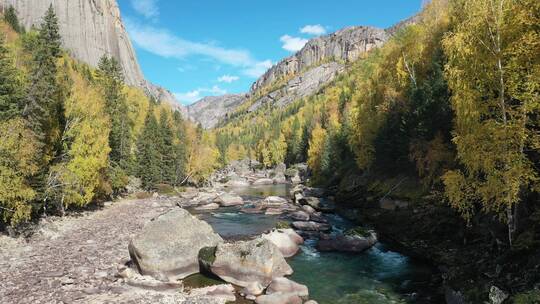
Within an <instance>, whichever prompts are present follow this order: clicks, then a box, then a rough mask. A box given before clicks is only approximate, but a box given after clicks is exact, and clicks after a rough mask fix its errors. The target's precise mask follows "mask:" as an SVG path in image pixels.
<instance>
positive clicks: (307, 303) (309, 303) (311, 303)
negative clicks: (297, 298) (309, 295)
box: [304, 300, 319, 304]
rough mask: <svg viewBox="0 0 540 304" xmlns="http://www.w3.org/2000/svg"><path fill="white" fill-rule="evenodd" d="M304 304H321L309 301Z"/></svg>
mask: <svg viewBox="0 0 540 304" xmlns="http://www.w3.org/2000/svg"><path fill="white" fill-rule="evenodd" d="M304 304H319V303H317V301H315V300H309V301H306V302H304Z"/></svg>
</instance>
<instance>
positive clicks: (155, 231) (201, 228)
mask: <svg viewBox="0 0 540 304" xmlns="http://www.w3.org/2000/svg"><path fill="white" fill-rule="evenodd" d="M221 242H223V240H222V239H221V237H220V236H219V235H218V234H216V233H214V230H213V229H212V227H211V226H210V225H209V224H208V223H206V222H204V221H201V220H199V219H197V218H196V217H194V216H192V215H191V214H189V212H187V211H186V210H184V209H180V208H177V209H173V210H171V211H169V212H167V213H165V214H162V215H160V216H159V217H157V218H156V219H154V220H153V221H151V222H150V223H148V224H147V225H146V226H145V227H144V228H143V230H142V231H141V232H140V233H139V234H138V235H136V236H135V237H133V239H132V240H131V242H130V243H129V246H128V249H129V255H130V257H131V259H132V260H133V263H134V264H135V265H136V266H137V269H138V270H139V272H140V273H141V274H143V275H152V276H165V277H167V278H168V279H169V280H177V279H183V278H185V277H187V276H189V275H191V274H194V273H197V272H199V263H198V254H199V250H200V249H201V248H203V247H208V246H216V245H217V244H219V243H221Z"/></svg>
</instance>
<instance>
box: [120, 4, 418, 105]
mask: <svg viewBox="0 0 540 304" xmlns="http://www.w3.org/2000/svg"><path fill="white" fill-rule="evenodd" d="M421 2H422V0H370V1H368V0H333V1H331V0H324V1H323V0H230V1H224V0H119V5H120V10H121V12H122V17H123V19H124V22H125V24H126V27H127V29H128V32H129V35H130V37H131V39H132V41H133V44H134V46H135V49H136V52H137V56H138V59H139V63H140V64H141V66H142V69H143V72H144V74H145V76H146V78H148V79H149V80H150V81H152V82H154V83H157V84H159V85H161V86H163V87H165V88H167V89H169V90H171V91H172V92H173V93H174V94H175V95H176V97H177V98H178V99H179V100H180V101H181V102H182V103H183V104H190V103H192V102H194V101H196V100H198V99H200V98H202V97H204V96H209V95H221V94H225V93H241V92H247V91H248V90H249V87H250V86H251V84H252V83H253V82H254V81H255V80H256V79H257V77H258V76H260V75H261V74H262V73H264V71H265V70H266V69H268V68H269V67H270V66H271V65H272V64H275V63H276V62H278V61H279V60H281V59H282V58H284V57H287V56H289V55H291V54H293V53H294V52H295V51H296V50H298V49H299V48H301V47H302V46H303V45H304V44H305V42H306V41H307V40H308V39H310V38H313V37H316V36H318V35H323V34H326V33H331V32H334V31H337V30H339V29H341V28H343V27H347V26H353V25H371V26H377V27H381V28H386V27H389V26H391V25H393V24H394V23H397V22H399V21H400V20H403V19H405V18H407V17H409V16H412V15H413V14H415V13H416V12H418V11H419V9H420V7H421Z"/></svg>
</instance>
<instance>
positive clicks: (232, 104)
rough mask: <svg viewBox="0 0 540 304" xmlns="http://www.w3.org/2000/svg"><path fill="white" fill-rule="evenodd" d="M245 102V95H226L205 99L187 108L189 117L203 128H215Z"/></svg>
mask: <svg viewBox="0 0 540 304" xmlns="http://www.w3.org/2000/svg"><path fill="white" fill-rule="evenodd" d="M245 100H246V96H245V95H234V94H228V95H223V96H210V97H205V98H203V99H201V100H199V101H197V102H195V103H193V104H191V105H189V106H188V107H187V112H188V115H189V117H193V118H196V120H197V122H199V123H201V125H202V126H203V128H205V129H209V128H213V127H215V126H216V125H217V124H218V122H219V121H220V119H222V118H223V117H226V116H227V114H229V113H230V112H231V111H233V110H234V109H236V107H237V106H239V105H240V104H242V103H243V102H244V101H245Z"/></svg>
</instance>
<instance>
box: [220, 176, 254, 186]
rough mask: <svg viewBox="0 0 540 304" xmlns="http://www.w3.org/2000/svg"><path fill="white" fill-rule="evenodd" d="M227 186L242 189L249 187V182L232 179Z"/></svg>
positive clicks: (243, 179) (242, 179)
mask: <svg viewBox="0 0 540 304" xmlns="http://www.w3.org/2000/svg"><path fill="white" fill-rule="evenodd" d="M225 186H227V187H231V188H241V187H249V182H248V180H247V179H245V178H239V177H236V178H232V179H230V180H229V181H228V182H227V183H226V184H225Z"/></svg>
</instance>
